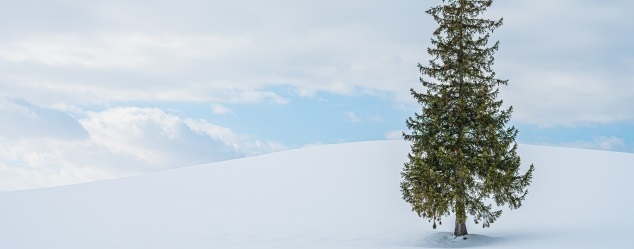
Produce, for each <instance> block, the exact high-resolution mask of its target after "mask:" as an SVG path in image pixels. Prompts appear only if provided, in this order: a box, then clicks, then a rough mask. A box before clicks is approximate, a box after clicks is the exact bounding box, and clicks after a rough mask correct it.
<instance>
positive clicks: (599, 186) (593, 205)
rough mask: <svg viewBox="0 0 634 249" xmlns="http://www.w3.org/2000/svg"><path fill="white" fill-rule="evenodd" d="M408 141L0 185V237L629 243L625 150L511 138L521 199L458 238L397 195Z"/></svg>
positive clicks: (56, 243) (633, 187) (185, 244)
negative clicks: (529, 172)
mask: <svg viewBox="0 0 634 249" xmlns="http://www.w3.org/2000/svg"><path fill="white" fill-rule="evenodd" d="M408 150H409V147H408V145H407V144H406V143H405V142H401V141H376V142H361V143H349V144H338V145H327V146H319V147H311V148H305V149H298V150H291V151H285V152H280V153H274V154H268V155H262V156H257V157H251V158H244V159H238V160H232V161H226V162H220V163H214V164H207V165H200V166H194V167H187V168H180V169H176V170H170V171H164V172H160V173H155V174H149V175H144V176H137V177H131V178H124V179H117V180H110V181H102V182H94V183H88V184H80V185H72V186H64V187H57V188H49V189H39V190H28V191H17V192H5V193H0V248H2V249H5V248H6V249H21V248H47V249H74V248H78V249H79V248H82V249H83V248H91V249H99V248H117V249H127V248H192V249H195V248H420V247H426V248H434V247H496V248H538V247H539V248H634V243H632V242H630V239H629V237H628V236H630V234H631V233H632V232H634V230H633V229H632V228H631V227H632V223H634V216H632V215H631V212H632V210H634V181H633V180H632V175H633V173H634V166H633V165H632V164H633V163H632V162H634V154H626V153H614V152H605V151H591V150H579V149H567V148H555V147H542V146H529V145H522V146H520V151H519V152H520V155H521V156H522V160H523V162H524V163H525V164H527V163H531V162H532V163H534V164H535V166H536V170H535V175H534V180H533V184H532V185H531V187H530V193H529V196H528V199H527V200H526V201H525V202H524V206H523V207H522V208H521V209H519V210H513V211H508V212H505V213H504V214H503V215H502V218H500V220H498V221H497V222H496V223H494V224H493V225H492V227H491V228H488V229H482V228H481V227H479V226H477V225H474V224H468V229H469V232H470V233H471V234H473V235H470V238H469V239H468V240H459V241H458V240H454V239H453V238H452V237H451V236H448V235H447V234H448V232H449V231H451V230H452V229H453V226H452V225H453V217H448V218H447V219H446V220H445V222H444V224H445V225H443V226H440V227H439V229H438V230H435V231H434V230H432V229H431V225H430V224H428V223H427V222H426V221H424V220H422V219H420V218H418V217H417V216H416V215H415V214H414V213H412V212H411V211H410V208H409V206H408V204H407V203H405V202H404V201H403V200H401V194H400V191H399V182H400V175H399V174H400V170H401V167H402V164H403V162H404V161H405V160H406V154H407V152H408ZM524 166H527V165H524Z"/></svg>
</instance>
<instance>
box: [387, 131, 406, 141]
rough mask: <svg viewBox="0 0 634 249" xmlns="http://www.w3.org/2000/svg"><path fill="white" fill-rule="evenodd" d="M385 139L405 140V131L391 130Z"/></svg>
mask: <svg viewBox="0 0 634 249" xmlns="http://www.w3.org/2000/svg"><path fill="white" fill-rule="evenodd" d="M385 138H386V139H389V140H402V139H403V131H401V130H391V131H387V132H385Z"/></svg>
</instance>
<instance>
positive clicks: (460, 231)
mask: <svg viewBox="0 0 634 249" xmlns="http://www.w3.org/2000/svg"><path fill="white" fill-rule="evenodd" d="M453 235H454V236H456V237H458V236H465V235H469V233H468V232H467V224H465V222H461V223H459V222H458V220H457V219H456V228H455V229H454V231H453Z"/></svg>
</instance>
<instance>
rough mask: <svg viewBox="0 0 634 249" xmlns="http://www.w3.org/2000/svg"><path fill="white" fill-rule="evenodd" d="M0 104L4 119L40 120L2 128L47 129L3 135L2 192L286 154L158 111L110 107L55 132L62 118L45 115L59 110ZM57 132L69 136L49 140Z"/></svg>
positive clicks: (0, 137) (0, 156) (0, 150)
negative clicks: (56, 123) (268, 154)
mask: <svg viewBox="0 0 634 249" xmlns="http://www.w3.org/2000/svg"><path fill="white" fill-rule="evenodd" d="M0 103H2V104H1V105H0V106H2V108H0V109H2V110H4V111H0V118H2V119H3V120H7V117H13V118H15V117H16V116H20V115H22V116H27V117H29V116H30V117H37V118H33V119H22V120H21V121H20V123H18V124H12V126H6V127H8V128H13V129H18V130H19V131H21V132H23V133H31V132H34V131H36V130H41V129H42V128H44V131H39V133H37V132H34V134H33V135H32V136H17V137H11V136H10V134H7V133H1V134H0V171H1V174H0V175H1V176H0V190H14V189H24V188H34V187H48V186H55V185H61V184H70V183H78V182H85V181H94V180H101V179H109V178H113V177H120V176H129V175H135V174H141V173H147V172H152V171H156V170H162V169H169V168H174V167H182V166H188V165H193V164H200V163H207V162H213V161H219V160H226V159H230V158H236V157H241V156H251V155H257V154H262V153H268V152H273V151H279V150H285V149H286V146H285V145H284V144H282V143H280V142H276V141H263V140H259V139H254V138H251V137H250V136H248V135H244V134H238V133H235V132H234V131H233V130H231V129H230V128H227V127H222V126H219V125H215V124H213V123H210V122H208V121H206V120H203V119H196V120H194V119H189V118H182V117H179V116H177V115H174V114H170V113H167V112H165V111H163V110H161V109H158V108H138V107H113V108H109V109H106V110H103V111H90V112H85V113H84V114H83V115H82V117H81V118H79V119H73V118H72V117H71V116H68V115H66V117H67V118H68V120H65V121H64V122H74V124H75V126H73V125H68V124H64V125H63V126H61V128H55V122H59V117H58V116H57V115H52V114H50V113H53V114H59V115H62V114H63V113H62V112H60V111H55V110H52V109H46V108H42V107H37V106H33V105H31V104H29V103H28V102H11V101H4V102H0ZM7 110H8V111H7ZM41 113H49V114H48V115H41ZM6 123H7V122H4V124H6ZM33 124H36V125H33ZM45 124H48V126H47V125H45ZM50 127H53V128H50ZM46 128H48V129H50V131H46ZM62 128H64V129H66V130H65V132H66V133H68V134H69V135H66V136H59V135H58V136H51V135H49V134H50V133H57V132H59V129H62ZM4 130H5V129H3V131H4ZM82 134H83V135H82Z"/></svg>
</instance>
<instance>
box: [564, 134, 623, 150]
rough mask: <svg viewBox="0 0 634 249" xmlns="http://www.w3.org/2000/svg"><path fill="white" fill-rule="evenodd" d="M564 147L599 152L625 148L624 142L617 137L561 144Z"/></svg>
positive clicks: (595, 138) (601, 137)
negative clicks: (596, 150)
mask: <svg viewBox="0 0 634 249" xmlns="http://www.w3.org/2000/svg"><path fill="white" fill-rule="evenodd" d="M563 145H564V146H566V147H574V148H582V149H599V150H617V149H621V148H623V147H624V146H625V140H624V139H622V138H619V137H614V136H611V137H604V136H599V137H594V138H593V139H592V141H581V140H579V141H575V142H571V143H566V144H563Z"/></svg>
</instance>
